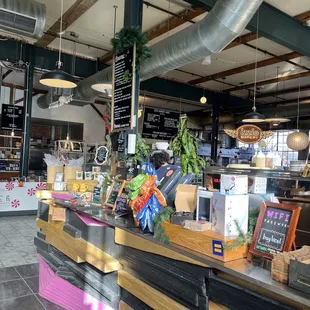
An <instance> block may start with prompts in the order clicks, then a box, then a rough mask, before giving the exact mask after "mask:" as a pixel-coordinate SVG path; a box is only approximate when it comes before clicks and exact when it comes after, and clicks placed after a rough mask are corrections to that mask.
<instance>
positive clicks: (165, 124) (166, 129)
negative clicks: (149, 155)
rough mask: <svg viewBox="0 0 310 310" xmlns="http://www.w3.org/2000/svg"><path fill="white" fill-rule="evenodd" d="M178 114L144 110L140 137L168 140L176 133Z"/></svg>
mask: <svg viewBox="0 0 310 310" xmlns="http://www.w3.org/2000/svg"><path fill="white" fill-rule="evenodd" d="M179 118H180V114H179V113H176V112H171V111H166V110H160V109H151V108H145V111H144V122H143V131H142V137H143V138H149V139H160V140H170V139H171V138H174V137H175V136H176V135H177V133H178V127H177V126H178V122H179Z"/></svg>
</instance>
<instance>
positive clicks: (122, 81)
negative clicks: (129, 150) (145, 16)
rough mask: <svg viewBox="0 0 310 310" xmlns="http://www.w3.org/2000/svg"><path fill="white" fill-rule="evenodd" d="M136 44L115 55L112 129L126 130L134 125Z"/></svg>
mask: <svg viewBox="0 0 310 310" xmlns="http://www.w3.org/2000/svg"><path fill="white" fill-rule="evenodd" d="M134 50H135V48H134V46H132V47H130V48H129V49H127V50H126V51H125V52H124V53H122V54H118V55H116V56H115V62H114V96H113V102H112V129H113V130H120V129H121V130H124V129H130V128H132V127H133V124H132V112H133V102H134V98H133V90H134V82H135V70H134V66H133V65H134V59H135V52H134Z"/></svg>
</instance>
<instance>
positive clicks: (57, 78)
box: [40, 61, 77, 88]
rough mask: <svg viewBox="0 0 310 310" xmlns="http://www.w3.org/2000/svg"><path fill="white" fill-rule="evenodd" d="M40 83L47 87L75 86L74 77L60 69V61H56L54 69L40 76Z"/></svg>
mask: <svg viewBox="0 0 310 310" xmlns="http://www.w3.org/2000/svg"><path fill="white" fill-rule="evenodd" d="M40 83H41V84H43V85H45V86H48V87H57V88H75V87H76V86H77V84H76V83H75V80H74V77H73V76H72V75H71V74H69V73H67V72H65V71H63V70H62V63H61V62H59V61H57V63H56V69H55V70H53V71H50V72H46V73H44V74H43V75H42V76H41V79H40Z"/></svg>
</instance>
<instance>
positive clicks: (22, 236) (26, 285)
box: [0, 216, 62, 310]
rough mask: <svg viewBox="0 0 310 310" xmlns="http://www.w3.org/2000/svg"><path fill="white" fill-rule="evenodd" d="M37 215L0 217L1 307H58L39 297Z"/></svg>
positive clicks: (34, 309) (39, 309)
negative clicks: (35, 243) (36, 241)
mask: <svg viewBox="0 0 310 310" xmlns="http://www.w3.org/2000/svg"><path fill="white" fill-rule="evenodd" d="M35 220H36V216H14V217H13V216H11V217H0V310H9V309H10V310H44V309H46V310H60V309H62V308H61V307H59V306H56V305H54V304H52V303H50V302H49V301H47V300H45V299H44V298H42V297H41V296H39V294H38V293H39V268H38V263H37V262H38V258H37V254H36V247H35V246H34V243H33V238H34V236H35V235H36V233H37V229H36V225H35Z"/></svg>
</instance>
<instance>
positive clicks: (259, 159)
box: [256, 151, 266, 169]
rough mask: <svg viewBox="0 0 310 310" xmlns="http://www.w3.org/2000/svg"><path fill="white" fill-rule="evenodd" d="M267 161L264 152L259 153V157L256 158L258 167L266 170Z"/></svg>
mask: <svg viewBox="0 0 310 310" xmlns="http://www.w3.org/2000/svg"><path fill="white" fill-rule="evenodd" d="M265 161H266V157H265V155H264V154H263V152H262V151H259V152H258V154H257V156H256V167H259V168H261V169H264V168H265Z"/></svg>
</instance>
